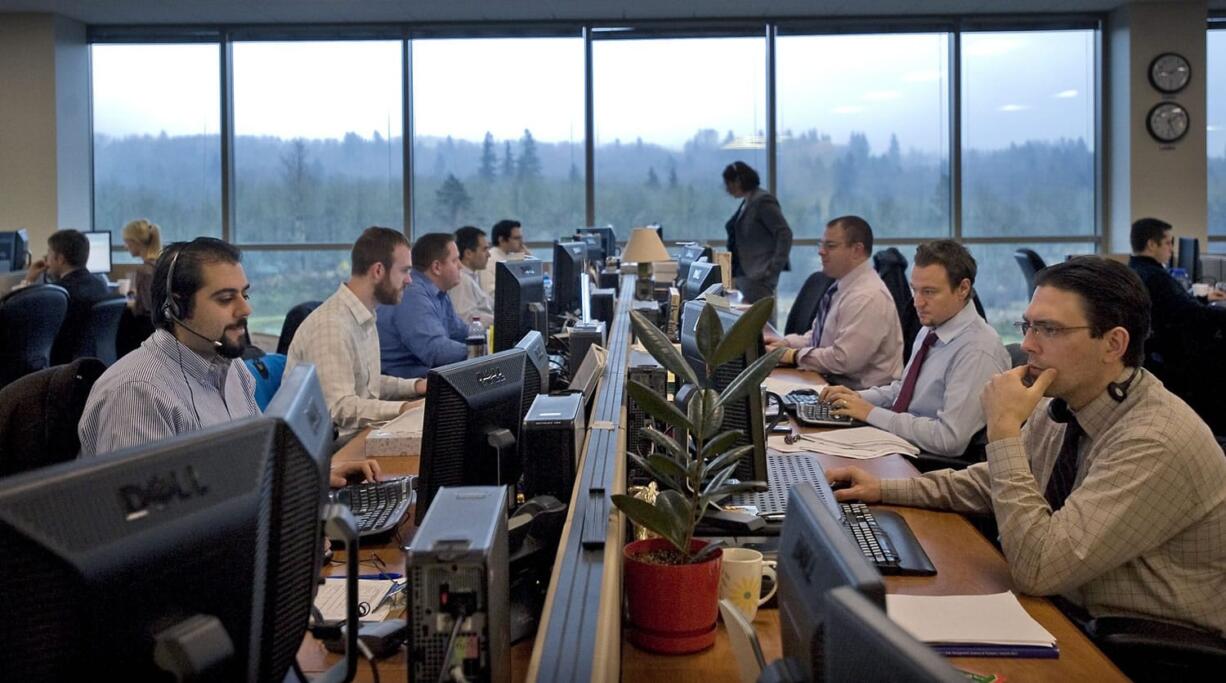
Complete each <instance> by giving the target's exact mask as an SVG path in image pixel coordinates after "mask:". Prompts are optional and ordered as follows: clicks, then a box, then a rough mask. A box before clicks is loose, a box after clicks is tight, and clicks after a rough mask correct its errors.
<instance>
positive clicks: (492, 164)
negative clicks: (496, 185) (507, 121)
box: [477, 131, 498, 183]
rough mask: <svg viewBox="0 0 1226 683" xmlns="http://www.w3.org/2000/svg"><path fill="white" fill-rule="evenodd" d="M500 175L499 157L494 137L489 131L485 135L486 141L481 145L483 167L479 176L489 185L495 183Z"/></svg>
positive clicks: (478, 171)
mask: <svg viewBox="0 0 1226 683" xmlns="http://www.w3.org/2000/svg"><path fill="white" fill-rule="evenodd" d="M497 173H498V155H497V154H495V153H494V136H493V135H492V134H490V132H489V131H486V133H485V141H484V142H482V143H481V167H480V168H479V169H478V170H477V175H479V176H480V177H481V179H482V180H484V181H485V182H487V183H490V182H493V181H494V176H495V175H496V174H497Z"/></svg>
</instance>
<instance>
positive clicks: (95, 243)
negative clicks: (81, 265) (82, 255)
mask: <svg viewBox="0 0 1226 683" xmlns="http://www.w3.org/2000/svg"><path fill="white" fill-rule="evenodd" d="M82 234H83V235H85V239H87V240H89V260H88V261H86V262H85V269H86V270H88V271H89V272H91V273H94V274H95V275H99V274H101V275H106V274H107V273H110V272H111V231H110V230H94V231H92V232H86V233H82Z"/></svg>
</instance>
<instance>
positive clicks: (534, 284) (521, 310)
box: [494, 258, 549, 351]
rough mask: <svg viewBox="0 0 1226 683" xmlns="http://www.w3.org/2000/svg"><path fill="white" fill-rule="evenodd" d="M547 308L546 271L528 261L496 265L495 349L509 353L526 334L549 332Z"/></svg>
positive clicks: (528, 259)
mask: <svg viewBox="0 0 1226 683" xmlns="http://www.w3.org/2000/svg"><path fill="white" fill-rule="evenodd" d="M548 324H549V317H548V315H547V313H546V307H545V271H544V268H543V266H542V264H541V262H540V261H538V260H537V259H534V258H526V259H522V260H519V261H500V262H498V263H496V264H494V350H495V351H506V350H507V349H509V348H512V347H514V346H515V344H516V343H518V342H519V340H520V339H523V337H524V335H525V334H528V333H529V332H531V331H532V330H537V331H538V332H541V333H542V334H545V333H547V332H548V331H549V329H548Z"/></svg>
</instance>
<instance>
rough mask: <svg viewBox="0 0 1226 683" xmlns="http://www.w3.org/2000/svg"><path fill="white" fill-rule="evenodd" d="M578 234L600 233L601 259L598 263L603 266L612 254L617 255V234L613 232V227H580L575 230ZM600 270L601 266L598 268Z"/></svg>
mask: <svg viewBox="0 0 1226 683" xmlns="http://www.w3.org/2000/svg"><path fill="white" fill-rule="evenodd" d="M575 233H576V234H579V235H584V234H589V235H599V236H600V250H601V254H600V261H598V262H597V263H599V264H600V266H601V267H603V265H604V262H605V259H607V258H609V257H610V256H617V235H616V234H615V233H614V232H613V228H612V227H604V228H579V229H577V230H575ZM598 270H599V268H598Z"/></svg>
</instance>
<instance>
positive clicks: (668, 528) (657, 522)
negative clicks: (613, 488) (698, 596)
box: [611, 493, 689, 555]
mask: <svg viewBox="0 0 1226 683" xmlns="http://www.w3.org/2000/svg"><path fill="white" fill-rule="evenodd" d="M660 495H663V494H660ZM611 499H612V501H613V504H614V505H616V506H617V509H618V510H621V511H622V512H624V513H626V516H627V517H629V518H630V519H632V520H634V522H635V523H636V524H638V525H639V526H642V527H644V528H646V529H649V530H651V531H654V532H655V533H657V534H659V535H660V536H663V537H664V538H665V539H667V540H668V542H669V543H672V544H673V547H675V548H676V549H677V550H680V551H681V552H683V553H686V554H687V555H688V554H689V553H688V552H687V551H688V550H689V549H688V548H682V547H681V544H682V543H684V542H685V541H684V540H682V539H679V538H677V536H676V534H675V532H676V530H677V529H680V528H683V526H684V525H685V524H687V523H688V522H686V521H684V520H676V519H674V518H673V517H672V514H673V513H672V512H671V511H670V510H666V509H665V508H662V507H657V506H655V505H652V504H651V503H648V502H647V501H645V500H639V499H638V498H635V497H634V496H627V495H625V494H622V493H618V494H614V495H613V496H611ZM656 500H659V497H657V498H656Z"/></svg>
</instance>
